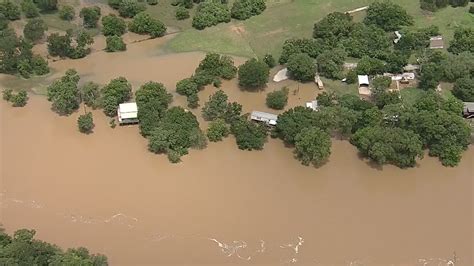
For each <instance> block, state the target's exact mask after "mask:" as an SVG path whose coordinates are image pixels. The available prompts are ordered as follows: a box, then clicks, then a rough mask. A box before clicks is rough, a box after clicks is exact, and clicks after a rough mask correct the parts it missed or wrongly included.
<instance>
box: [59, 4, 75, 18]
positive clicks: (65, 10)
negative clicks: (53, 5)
mask: <svg viewBox="0 0 474 266" xmlns="http://www.w3.org/2000/svg"><path fill="white" fill-rule="evenodd" d="M75 16H76V11H75V10H74V7H72V6H70V5H64V6H61V8H60V9H59V17H60V18H61V19H62V20H67V21H71V20H73V19H74V17H75Z"/></svg>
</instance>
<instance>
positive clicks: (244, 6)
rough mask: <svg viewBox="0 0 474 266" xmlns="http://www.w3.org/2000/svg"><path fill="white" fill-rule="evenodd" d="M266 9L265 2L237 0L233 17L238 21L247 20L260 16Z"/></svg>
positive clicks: (259, 0) (261, 0) (232, 11)
mask: <svg viewBox="0 0 474 266" xmlns="http://www.w3.org/2000/svg"><path fill="white" fill-rule="evenodd" d="M266 8H267V6H266V5H265V1H264V0H237V1H235V2H234V4H233V5H232V9H231V16H232V18H235V19H238V20H246V19H249V18H251V17H253V16H257V15H260V14H261V13H262V12H263V11H264V10H265V9H266Z"/></svg>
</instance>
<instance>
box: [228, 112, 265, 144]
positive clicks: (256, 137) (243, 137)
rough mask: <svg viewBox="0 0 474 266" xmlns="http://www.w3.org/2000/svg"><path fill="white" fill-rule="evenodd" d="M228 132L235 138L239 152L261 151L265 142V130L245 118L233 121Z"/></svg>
mask: <svg viewBox="0 0 474 266" xmlns="http://www.w3.org/2000/svg"><path fill="white" fill-rule="evenodd" d="M230 131H231V132H232V134H233V135H234V136H235V140H236V142H237V146H238V147H239V149H241V150H249V151H251V150H261V149H263V146H264V145H265V142H266V141H267V129H266V128H265V127H264V126H263V125H261V124H257V123H254V122H252V121H248V120H247V119H245V118H240V119H237V120H236V121H234V122H233V123H232V125H231V127H230Z"/></svg>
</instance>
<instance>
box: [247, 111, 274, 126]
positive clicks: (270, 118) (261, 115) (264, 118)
mask: <svg viewBox="0 0 474 266" xmlns="http://www.w3.org/2000/svg"><path fill="white" fill-rule="evenodd" d="M250 119H252V120H254V121H258V122H264V123H265V124H267V125H271V126H275V125H276V124H277V120H278V115H275V114H270V113H265V112H260V111H252V113H251V114H250Z"/></svg>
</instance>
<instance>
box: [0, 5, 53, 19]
mask: <svg viewBox="0 0 474 266" xmlns="http://www.w3.org/2000/svg"><path fill="white" fill-rule="evenodd" d="M57 5H58V2H57V0H35V1H32V0H23V1H22V2H21V5H20V6H19V5H17V4H16V3H15V2H13V1H11V0H5V1H2V2H1V3H0V15H1V16H2V17H4V18H6V19H8V20H17V19H20V17H21V12H23V13H24V14H25V17H27V18H35V17H38V16H39V12H40V11H43V12H49V11H53V10H56V9H57Z"/></svg>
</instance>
